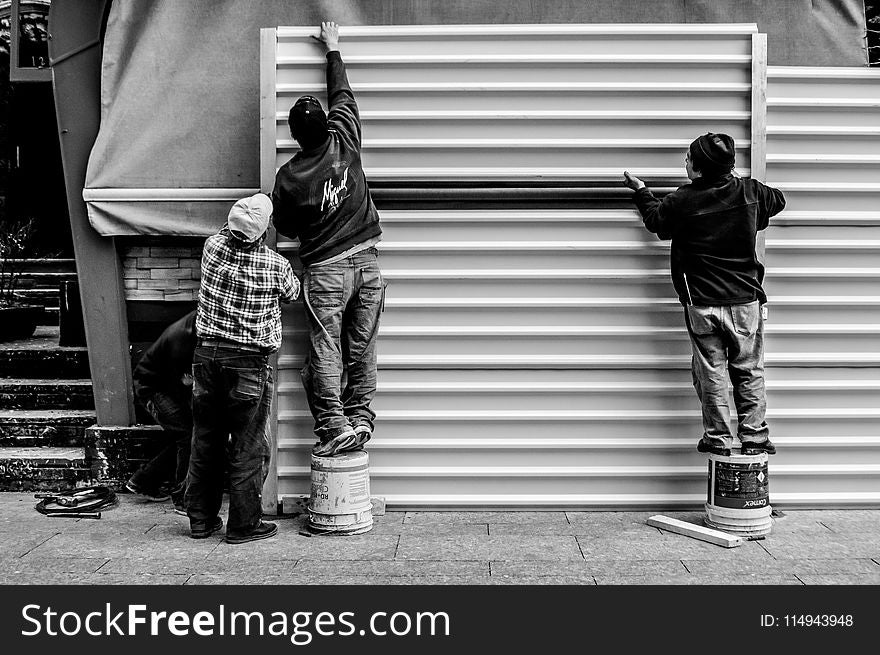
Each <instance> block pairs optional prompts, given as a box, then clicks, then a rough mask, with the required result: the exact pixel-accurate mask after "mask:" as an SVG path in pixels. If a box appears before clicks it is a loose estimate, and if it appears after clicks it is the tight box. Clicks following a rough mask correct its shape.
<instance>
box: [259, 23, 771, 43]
mask: <svg viewBox="0 0 880 655" xmlns="http://www.w3.org/2000/svg"><path fill="white" fill-rule="evenodd" d="M757 32H758V26H757V24H756V23H700V24H695V23H663V24H650V23H638V24H634V23H593V24H568V23H559V24H554V23H546V24H532V25H526V24H512V23H508V24H491V25H476V24H474V25H381V26H379V25H373V26H369V27H367V26H357V25H352V26H343V27H341V28H340V30H339V34H340V37H345V38H347V39H380V38H384V37H396V38H399V37H414V36H418V37H423V38H424V37H434V36H448V37H452V38H467V37H481V36H499V37H501V36H503V37H515V36H543V37H549V36H609V35H627V36H629V35H636V36H652V37H656V38H661V39H665V38H671V37H679V36H688V37H698V36H706V37H714V36H719V35H745V34H756V33H757ZM276 34H277V37H278V38H279V39H289V38H310V37H311V36H313V35H314V36H317V32H316V30H315V28H314V27H287V26H283V27H279V28H278V29H277V32H276Z"/></svg>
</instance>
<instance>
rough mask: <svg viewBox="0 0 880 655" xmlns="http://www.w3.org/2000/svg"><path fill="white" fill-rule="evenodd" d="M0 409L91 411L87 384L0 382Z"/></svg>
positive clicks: (86, 381) (25, 380) (72, 381)
mask: <svg viewBox="0 0 880 655" xmlns="http://www.w3.org/2000/svg"><path fill="white" fill-rule="evenodd" d="M0 407H2V408H4V409H95V397H94V395H93V394H92V382H91V380H29V379H18V378H12V379H5V378H0Z"/></svg>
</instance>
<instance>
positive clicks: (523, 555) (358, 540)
mask: <svg viewBox="0 0 880 655" xmlns="http://www.w3.org/2000/svg"><path fill="white" fill-rule="evenodd" d="M118 498H119V504H118V505H117V506H116V507H112V508H110V509H105V510H102V513H103V516H102V518H101V519H99V520H89V519H79V520H77V519H68V518H57V517H47V516H43V515H41V514H39V513H38V512H36V511H35V510H34V504H35V503H36V502H37V501H36V500H34V498H33V495H32V494H24V493H0V531H2V532H0V583H3V584H175V585H176V584H187V585H210V584H234V585H244V584H368V585H371V584H372V585H386V584H466V585H476V584H540V585H545V584H547V585H549V584H575V585H596V584H599V585H608V584H663V585H666V584H675V585H680V584H681V585H691V584H696V585H703V584H735V585H739V584H758V585H762V584H774V585H776V584H784V585H820V584H821V585H824V584H842V585H877V584H880V509H870V510H816V511H805V510H791V511H785V512H784V514H785V516H784V517H783V518H780V519H777V520H775V521H774V525H773V532H772V534H770V535H769V536H768V537H767V538H766V539H764V540H762V541H750V542H746V543H745V544H743V545H742V546H739V547H736V548H731V549H727V548H722V547H720V546H715V545H712V544H708V543H705V542H702V541H697V540H695V539H692V538H689V537H685V536H682V535H678V534H673V533H668V532H664V531H661V530H658V529H656V528H652V527H649V526H648V525H646V523H645V520H646V519H647V518H648V517H649V516H652V515H654V514H663V515H665V516H670V517H674V518H679V519H682V520H686V521H690V522H692V523H701V521H702V516H703V515H702V513H701V512H677V511H659V510H657V511H652V512H557V511H546V512H545V511H526V512H465V511H458V512H389V513H388V514H386V515H385V516H382V517H377V518H376V519H375V526H374V528H373V530H372V531H371V532H369V533H367V534H365V535H360V536H350V537H326V536H325V537H307V536H302V535H301V534H300V530H301V529H302V527H303V525H304V522H305V520H306V518H305V517H303V516H290V517H283V518H279V519H277V523H278V528H279V533H278V536H277V537H274V538H272V539H267V540H263V541H257V542H253V543H249V544H243V545H237V546H233V545H229V544H226V543H225V542H223V533H222V532H221V533H219V534H217V535H215V536H213V537H211V538H209V539H205V540H201V541H198V540H194V539H191V538H190V537H189V527H188V521H187V519H186V518H185V517H182V516H179V515H177V514H175V513H174V512H173V511H172V507H171V504H170V502H166V503H145V502H142V501H140V500H139V499H138V498H135V497H132V496H130V495H121V494H120V495H119V497H118ZM223 516H224V518H225V511H224V513H223ZM270 520H274V519H270Z"/></svg>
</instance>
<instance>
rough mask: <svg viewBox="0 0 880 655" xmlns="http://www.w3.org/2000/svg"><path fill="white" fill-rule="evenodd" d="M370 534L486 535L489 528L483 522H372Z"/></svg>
mask: <svg viewBox="0 0 880 655" xmlns="http://www.w3.org/2000/svg"><path fill="white" fill-rule="evenodd" d="M370 534H384V535H388V534H394V535H401V534H408V535H424V536H434V535H436V536H453V535H456V536H460V535H488V534H489V528H488V525H487V524H485V523H438V524H436V525H431V524H425V523H391V524H387V523H379V524H375V523H374V524H373V529H372V530H370Z"/></svg>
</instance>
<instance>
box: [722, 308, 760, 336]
mask: <svg viewBox="0 0 880 655" xmlns="http://www.w3.org/2000/svg"><path fill="white" fill-rule="evenodd" d="M730 316H731V319H732V320H733V328H734V329H735V330H736V331H737V334H742V335H743V336H748V337H750V336H752V335H753V334H754V333H755V332H757V331H758V321H760V320H761V307H760V303H759V302H758V301H757V300H756V301H755V302H750V303H748V304H746V305H731V306H730Z"/></svg>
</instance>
